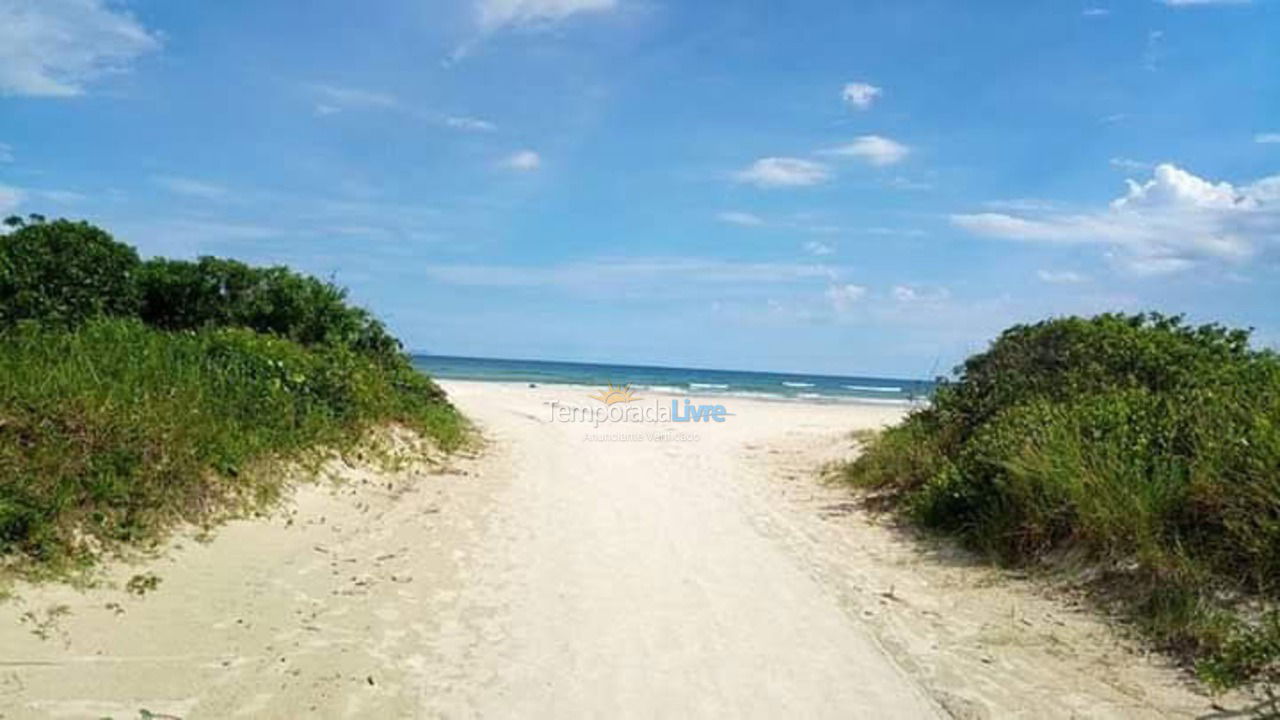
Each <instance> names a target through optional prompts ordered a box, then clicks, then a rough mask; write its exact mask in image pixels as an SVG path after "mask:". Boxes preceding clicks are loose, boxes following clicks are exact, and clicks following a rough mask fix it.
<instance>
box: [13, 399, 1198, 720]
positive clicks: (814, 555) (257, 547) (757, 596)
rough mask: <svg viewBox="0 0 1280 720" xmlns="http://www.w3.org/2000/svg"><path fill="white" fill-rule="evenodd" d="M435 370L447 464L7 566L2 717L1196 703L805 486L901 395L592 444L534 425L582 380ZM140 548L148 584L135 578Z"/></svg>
mask: <svg viewBox="0 0 1280 720" xmlns="http://www.w3.org/2000/svg"><path fill="white" fill-rule="evenodd" d="M445 385H446V387H447V389H448V390H449V391H450V393H451V394H452V395H453V397H454V398H455V400H456V401H457V403H458V404H459V405H460V406H461V407H462V409H463V410H464V411H465V412H466V413H468V414H469V415H470V416H471V417H473V418H474V419H475V420H476V422H477V423H478V425H479V426H480V428H481V429H482V431H483V433H484V435H485V437H486V438H487V447H486V448H485V449H484V451H483V452H482V453H480V455H479V457H475V458H459V459H457V460H456V461H455V462H454V463H453V470H452V471H450V472H448V473H431V474H429V473H426V472H423V471H422V470H421V469H417V470H408V471H405V472H401V473H396V474H391V475H380V474H377V473H373V472H370V471H368V470H359V469H352V470H349V471H347V472H346V473H345V474H346V475H347V476H348V480H349V482H348V484H347V485H345V486H344V487H343V488H342V489H340V490H338V491H336V492H334V491H332V490H330V489H326V488H324V487H317V486H308V487H303V488H302V489H300V490H299V491H298V492H297V494H296V497H295V498H294V499H293V500H292V501H291V503H290V504H289V505H288V506H287V509H288V512H284V513H281V514H280V515H279V516H277V517H275V518H274V519H272V520H257V521H237V522H234V523H232V524H231V525H229V526H227V527H225V528H223V529H221V530H220V531H219V532H218V533H217V536H216V537H215V539H214V540H213V541H212V542H208V543H205V544H199V543H195V542H193V541H191V540H189V539H186V540H181V541H178V542H175V543H174V545H173V546H172V547H170V548H169V549H168V550H167V551H166V552H165V554H164V555H163V556H162V557H161V558H159V559H156V560H154V561H151V562H148V563H145V564H142V565H138V566H133V567H122V566H121V567H114V568H112V569H111V570H110V573H109V583H108V584H109V585H110V584H114V585H115V587H109V586H104V587H101V588H97V589H93V590H89V591H84V592H82V591H77V590H73V589H70V588H66V587H60V586H46V587H38V588H32V587H20V588H18V589H17V590H18V595H19V598H20V599H19V600H18V601H12V602H9V603H7V604H5V605H3V606H0V717H4V718H10V717H47V716H53V717H103V716H114V717H116V718H134V717H138V715H139V713H140V711H141V710H143V709H146V710H148V711H150V712H152V713H157V714H161V713H164V714H169V715H173V716H179V717H184V718H186V717H190V718H228V717H279V718H289V717H306V716H315V717H421V716H426V717H440V716H443V717H464V718H465V717H687V716H695V717H762V718H764V717H796V718H799V717H805V718H808V717H846V718H847V717H871V718H890V717H905V718H918V717H932V716H944V717H945V716H947V715H948V714H952V715H955V716H958V717H988V716H989V717H1034V718H1053V717H1064V718H1065V717H1116V718H1135V717H1169V716H1173V717H1177V716H1184V717H1192V716H1195V715H1198V714H1203V713H1205V712H1207V711H1209V700H1208V699H1206V698H1205V697H1202V696H1200V695H1197V694H1195V693H1194V692H1192V691H1191V690H1190V689H1189V685H1188V683H1187V682H1186V678H1185V676H1184V675H1183V674H1181V673H1180V672H1178V671H1176V670H1173V669H1171V668H1168V667H1164V666H1163V665H1162V663H1161V662H1160V661H1159V660H1158V659H1157V658H1151V659H1145V658H1143V657H1141V656H1140V655H1138V654H1137V653H1135V652H1134V651H1133V650H1132V649H1130V648H1129V647H1128V646H1127V645H1126V644H1125V643H1123V642H1121V641H1120V640H1118V639H1117V635H1116V633H1115V632H1114V631H1112V630H1111V629H1109V628H1108V627H1106V626H1105V625H1103V624H1102V623H1100V622H1098V621H1096V620H1094V619H1091V618H1090V616H1089V615H1088V614H1087V613H1083V612H1078V611H1073V610H1071V609H1069V608H1068V607H1067V606H1066V605H1064V604H1063V603H1062V602H1059V601H1055V600H1052V599H1049V598H1044V597H1040V596H1038V595H1037V594H1036V592H1035V591H1034V589H1033V588H1032V587H1030V586H1029V584H1027V583H1023V582H1019V581H1016V580H1011V579H1009V578H1007V577H1003V576H1002V575H1000V574H999V573H997V572H995V571H992V570H987V569H983V568H981V567H978V566H976V565H974V564H972V563H970V562H969V561H968V560H966V559H965V558H964V557H963V556H962V555H960V554H957V553H946V552H938V551H933V550H931V549H930V548H929V546H927V545H924V544H921V543H920V542H918V541H915V540H913V539H911V538H907V537H903V536H900V535H899V534H897V533H895V531H893V530H892V529H889V528H886V527H882V526H880V525H877V524H875V523H874V522H872V521H871V520H869V519H868V518H867V517H866V516H865V515H864V514H863V513H862V512H861V511H860V510H858V509H857V508H856V507H855V506H854V505H853V504H852V503H850V502H849V500H850V497H849V495H848V493H847V491H845V490H843V489H841V488H839V487H832V486H823V485H821V484H819V483H818V481H817V480H816V476H817V471H818V469H819V467H820V466H821V465H822V463H823V462H825V461H827V460H830V459H834V458H838V457H842V456H845V455H847V454H848V453H849V452H850V449H851V444H850V442H849V440H848V433H849V431H851V430H853V429H856V428H864V427H873V426H878V425H882V424H885V423H887V422H892V421H893V420H894V419H896V418H897V417H899V415H900V413H901V410H899V409H896V408H893V407H888V406H854V405H818V404H802V403H794V402H766V401H753V400H740V399H715V400H704V402H721V403H724V404H725V405H726V406H728V410H729V411H731V412H733V413H734V415H733V416H732V417H731V418H729V420H728V421H727V422H725V423H723V424H710V425H684V424H669V425H668V426H666V427H668V428H671V429H678V430H681V431H685V432H690V433H695V434H697V435H698V438H697V439H696V440H693V441H686V442H681V441H655V440H641V441H634V442H617V441H597V440H595V439H592V438H591V436H590V433H592V432H597V431H593V430H591V429H590V428H589V427H585V426H582V425H570V424H563V423H551V422H549V418H550V410H549V407H548V405H547V403H549V402H551V401H553V400H558V401H561V402H573V403H583V404H587V403H589V402H590V401H588V400H586V398H585V395H586V393H587V390H586V389H583V388H573V387H564V386H544V387H539V388H536V389H532V388H528V387H525V386H524V385H522V384H497V383H464V382H449V383H446V384H445ZM626 429H627V430H628V431H635V430H637V429H639V431H640V432H646V431H648V432H652V431H654V430H657V429H658V428H657V427H654V426H652V425H650V426H642V427H640V428H636V427H635V426H632V427H628V428H626ZM611 430H613V429H611V428H609V429H602V430H601V431H605V432H608V431H611ZM615 431H616V430H615ZM141 572H154V573H155V574H156V575H158V576H159V577H160V578H161V584H160V586H159V587H158V588H157V589H156V590H155V591H153V592H150V593H148V594H146V595H145V596H144V597H141V598H139V597H135V596H133V595H130V594H128V593H127V592H125V591H124V589H123V585H124V583H125V581H126V580H127V579H128V578H129V577H130V576H131V575H133V574H134V573H141ZM59 607H65V611H64V612H62V611H59V610H57V609H56V608H59ZM51 611H52V612H51ZM28 613H30V615H27V617H25V618H24V615H26V614H28ZM37 626H39V627H37ZM36 629H38V630H39V631H40V634H43V635H45V636H46V638H47V639H41V638H40V637H37V635H36V634H35V633H33V630H36Z"/></svg>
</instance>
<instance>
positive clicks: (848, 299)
mask: <svg viewBox="0 0 1280 720" xmlns="http://www.w3.org/2000/svg"><path fill="white" fill-rule="evenodd" d="M866 294H867V289H866V288H865V287H863V286H861V285H854V284H853V283H845V284H843V285H831V286H829V287H828V288H827V292H826V298H827V302H828V303H830V304H831V308H832V309H833V310H835V311H836V312H841V313H842V312H848V311H849V310H850V309H851V308H853V306H854V305H856V304H857V303H858V301H859V300H861V299H862V298H863V297H865V296H866Z"/></svg>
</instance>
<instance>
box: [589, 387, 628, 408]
mask: <svg viewBox="0 0 1280 720" xmlns="http://www.w3.org/2000/svg"><path fill="white" fill-rule="evenodd" d="M588 397H590V398H591V399H592V400H599V401H600V402H602V403H604V404H605V405H616V404H617V403H629V402H631V401H633V400H639V399H640V398H638V397H636V396H635V393H634V392H633V391H632V390H631V386H630V385H623V386H621V387H614V385H613V383H609V388H608V389H607V390H601V391H600V392H599V393H597V394H595V395H589V396H588Z"/></svg>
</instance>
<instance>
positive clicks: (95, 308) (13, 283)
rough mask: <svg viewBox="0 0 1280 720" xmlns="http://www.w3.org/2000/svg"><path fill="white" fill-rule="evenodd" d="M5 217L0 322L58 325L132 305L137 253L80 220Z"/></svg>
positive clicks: (130, 309)
mask: <svg viewBox="0 0 1280 720" xmlns="http://www.w3.org/2000/svg"><path fill="white" fill-rule="evenodd" d="M12 220H13V219H11V222H9V223H8V224H9V225H11V226H13V227H15V228H16V229H14V230H13V231H12V232H10V233H8V234H6V235H0V327H2V326H10V325H13V324H14V323H17V322H19V321H23V320H36V321H39V322H43V323H52V324H59V325H64V326H70V325H75V324H77V323H80V322H82V321H83V320H84V319H86V318H90V317H95V316H98V315H132V314H134V313H136V312H137V311H138V289H137V285H136V276H137V272H138V266H139V262H138V254H137V253H136V252H134V250H133V248H131V247H129V246H127V245H123V244H121V243H118V242H116V241H115V240H113V239H112V238H111V236H110V235H109V234H107V233H106V232H105V231H103V230H100V229H99V228H96V227H94V226H92V225H90V224H89V223H86V222H71V221H70V220H56V221H54V222H44V220H43V219H42V218H40V217H39V216H33V218H32V222H30V223H27V222H24V221H21V220H17V221H16V222H15V221H12Z"/></svg>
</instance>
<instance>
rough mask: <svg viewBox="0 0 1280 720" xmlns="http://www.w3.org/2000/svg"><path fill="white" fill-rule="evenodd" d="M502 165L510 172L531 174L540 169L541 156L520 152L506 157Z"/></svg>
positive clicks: (534, 153)
mask: <svg viewBox="0 0 1280 720" xmlns="http://www.w3.org/2000/svg"><path fill="white" fill-rule="evenodd" d="M502 165H503V167H506V168H508V169H511V170H519V171H521V172H531V171H533V170H537V169H538V168H539V167H542V156H541V155H538V153H536V152H534V151H532V150H520V151H518V152H514V153H512V154H510V155H508V156H507V157H506V159H504V160H503V161H502Z"/></svg>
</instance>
